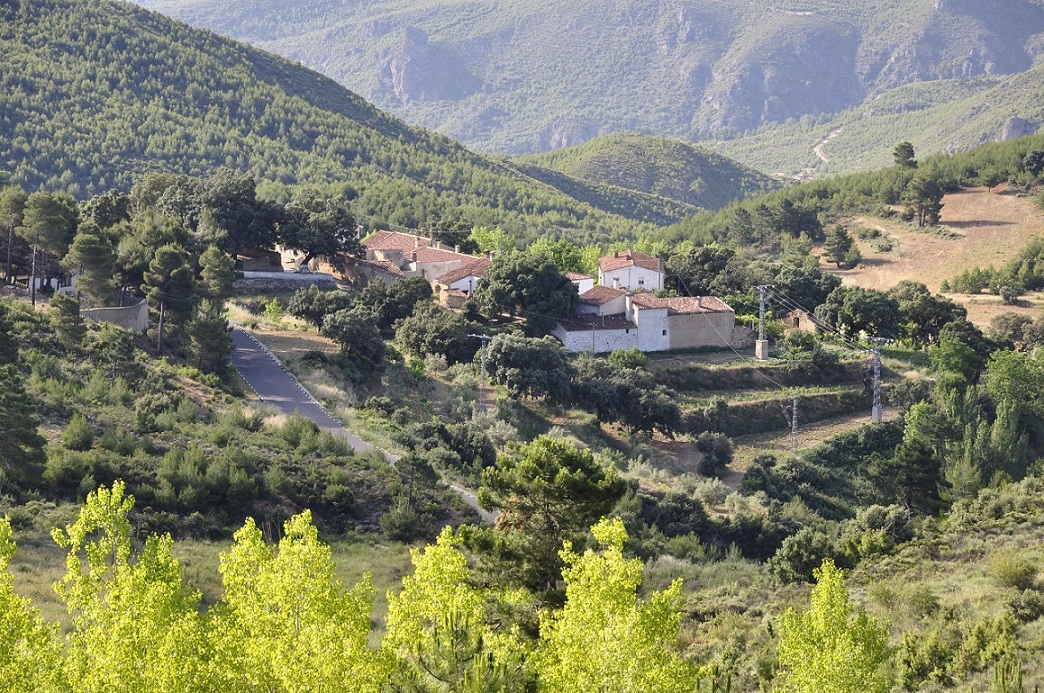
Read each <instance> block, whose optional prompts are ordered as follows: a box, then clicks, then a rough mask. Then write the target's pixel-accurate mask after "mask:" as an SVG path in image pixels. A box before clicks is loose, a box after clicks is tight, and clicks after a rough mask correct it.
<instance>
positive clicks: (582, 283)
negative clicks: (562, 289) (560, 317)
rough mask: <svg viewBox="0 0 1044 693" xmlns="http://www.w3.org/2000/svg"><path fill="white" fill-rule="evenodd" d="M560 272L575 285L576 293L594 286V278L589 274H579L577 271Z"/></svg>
mask: <svg viewBox="0 0 1044 693" xmlns="http://www.w3.org/2000/svg"><path fill="white" fill-rule="evenodd" d="M562 274H564V275H565V276H566V278H567V279H568V280H569V281H571V282H573V284H575V285H576V293H578V294H582V293H584V292H585V291H590V290H591V289H593V288H594V285H595V280H594V277H592V276H591V275H590V274H580V273H579V272H563V273H562Z"/></svg>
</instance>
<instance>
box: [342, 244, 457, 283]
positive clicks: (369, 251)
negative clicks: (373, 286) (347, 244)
mask: <svg viewBox="0 0 1044 693" xmlns="http://www.w3.org/2000/svg"><path fill="white" fill-rule="evenodd" d="M362 244H363V247H364V248H365V249H366V257H365V258H362V259H359V260H357V261H355V262H354V263H352V266H351V267H349V268H348V270H347V271H346V272H345V274H346V275H347V278H348V279H349V280H350V281H351V282H352V283H353V284H356V285H359V286H365V285H366V284H369V283H370V282H371V281H374V280H378V279H379V280H381V281H384V282H387V283H392V282H394V281H397V280H398V279H401V278H402V277H417V276H420V277H424V278H425V279H427V280H428V282H430V283H431V284H433V285H434V283H435V279H436V277H438V276H440V275H443V274H445V273H447V272H450V271H452V270H455V269H457V268H459V267H460V266H461V265H463V264H464V263H467V262H472V261H474V260H476V259H478V258H475V257H474V256H472V255H466V254H464V253H461V252H460V250H459V248H451V247H450V246H448V245H446V244H444V243H439V242H438V241H435V240H433V239H431V238H425V237H424V236H415V235H413V234H409V233H399V232H398V231H376V232H374V233H372V234H370V235H369V236H367V237H366V238H364V239H363V242H362Z"/></svg>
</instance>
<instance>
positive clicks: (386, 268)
mask: <svg viewBox="0 0 1044 693" xmlns="http://www.w3.org/2000/svg"><path fill="white" fill-rule="evenodd" d="M354 262H355V264H357V265H361V266H363V267H370V268H371V269H375V270H378V271H380V272H387V273H388V274H394V275H395V276H397V277H404V276H406V275H404V274H403V273H402V270H400V269H399V268H398V267H396V266H395V265H394V264H393V263H391V262H388V261H387V260H363V259H362V258H357V259H356V260H355V261H354Z"/></svg>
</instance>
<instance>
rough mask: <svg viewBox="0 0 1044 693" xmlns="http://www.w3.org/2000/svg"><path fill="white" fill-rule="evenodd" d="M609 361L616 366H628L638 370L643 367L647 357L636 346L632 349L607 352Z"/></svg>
mask: <svg viewBox="0 0 1044 693" xmlns="http://www.w3.org/2000/svg"><path fill="white" fill-rule="evenodd" d="M609 363H611V364H613V365H614V366H616V367H617V368H630V369H633V370H639V369H643V368H645V365H646V363H648V359H647V358H646V357H645V352H643V351H642V350H641V349H639V348H638V347H634V348H633V349H616V350H614V351H612V352H610V353H609Z"/></svg>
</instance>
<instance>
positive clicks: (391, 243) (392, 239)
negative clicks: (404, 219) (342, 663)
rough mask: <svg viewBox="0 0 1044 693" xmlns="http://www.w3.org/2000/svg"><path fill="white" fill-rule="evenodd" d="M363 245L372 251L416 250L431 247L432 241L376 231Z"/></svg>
mask: <svg viewBox="0 0 1044 693" xmlns="http://www.w3.org/2000/svg"><path fill="white" fill-rule="evenodd" d="M362 244H363V245H364V246H366V247H367V248H369V249H370V250H402V251H404V252H405V251H407V250H414V249H415V248H417V247H418V244H419V246H420V247H424V246H428V245H431V239H428V238H424V237H422V236H414V235H412V234H408V233H399V232H398V231H376V232H374V233H372V234H370V235H369V236H367V237H366V238H365V239H363V242H362Z"/></svg>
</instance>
